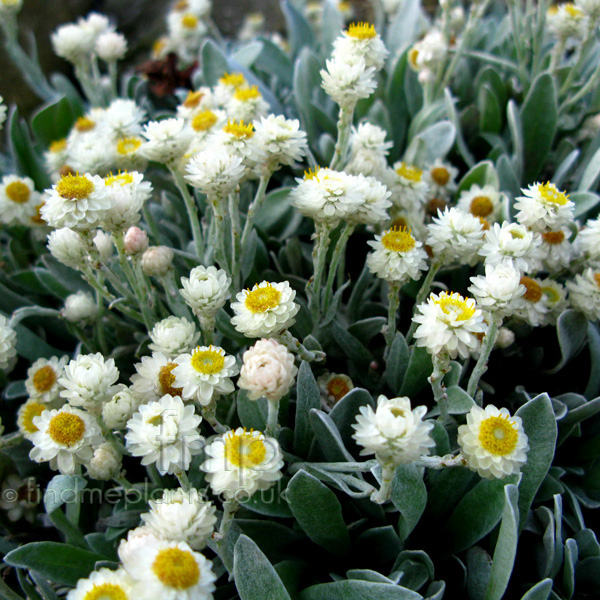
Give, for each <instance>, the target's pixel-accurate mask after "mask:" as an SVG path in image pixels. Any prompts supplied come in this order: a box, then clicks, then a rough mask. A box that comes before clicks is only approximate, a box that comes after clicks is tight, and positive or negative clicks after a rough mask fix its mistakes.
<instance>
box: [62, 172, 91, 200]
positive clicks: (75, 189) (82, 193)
mask: <svg viewBox="0 0 600 600" xmlns="http://www.w3.org/2000/svg"><path fill="white" fill-rule="evenodd" d="M56 191H57V192H58V195H59V196H60V197H61V198H66V199H67V200H83V199H84V198H87V197H88V196H89V195H90V194H91V193H92V192H93V191H94V183H93V182H92V181H90V180H89V179H88V178H87V177H86V176H85V175H73V174H72V173H69V174H68V175H63V177H61V179H60V181H59V182H58V183H57V184H56Z"/></svg>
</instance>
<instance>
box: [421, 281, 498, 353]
mask: <svg viewBox="0 0 600 600" xmlns="http://www.w3.org/2000/svg"><path fill="white" fill-rule="evenodd" d="M413 321H415V322H416V323H418V324H419V326H418V327H417V330H416V331H415V338H416V340H417V345H418V346H421V347H425V348H426V349H427V351H428V352H429V353H430V354H434V355H441V354H447V355H448V356H449V357H450V358H452V359H454V358H456V357H457V356H460V357H461V358H468V357H469V356H471V355H473V354H476V353H478V352H479V350H480V348H481V339H482V337H483V335H484V334H485V333H486V332H487V328H488V325H487V323H486V322H485V320H484V314H483V312H482V311H481V309H480V308H478V307H477V304H476V303H475V300H474V299H473V298H468V297H467V298H463V297H462V296H461V295H460V294H458V293H457V292H453V293H448V292H442V293H441V294H439V295H438V294H431V296H430V297H429V299H428V301H427V302H426V303H424V304H420V305H419V306H417V314H416V315H415V316H414V317H413Z"/></svg>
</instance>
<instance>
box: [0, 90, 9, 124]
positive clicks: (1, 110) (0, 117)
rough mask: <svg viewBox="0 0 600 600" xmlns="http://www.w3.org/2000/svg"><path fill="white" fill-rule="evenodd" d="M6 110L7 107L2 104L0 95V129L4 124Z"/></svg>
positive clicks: (2, 100) (2, 99)
mask: <svg viewBox="0 0 600 600" xmlns="http://www.w3.org/2000/svg"><path fill="white" fill-rule="evenodd" d="M7 112H8V108H7V106H6V104H4V98H3V97H2V96H0V129H2V127H3V125H4V121H6V113H7Z"/></svg>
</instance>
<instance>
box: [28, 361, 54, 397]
mask: <svg viewBox="0 0 600 600" xmlns="http://www.w3.org/2000/svg"><path fill="white" fill-rule="evenodd" d="M55 383H56V373H55V371H54V369H53V368H52V367H51V366H50V365H44V366H43V367H42V368H40V369H38V370H37V371H36V372H35V373H34V374H33V387H34V388H35V390H36V392H40V394H43V393H44V392H47V391H49V390H51V389H52V386H53V385H54V384H55Z"/></svg>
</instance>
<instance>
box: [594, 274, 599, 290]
mask: <svg viewBox="0 0 600 600" xmlns="http://www.w3.org/2000/svg"><path fill="white" fill-rule="evenodd" d="M594 281H595V282H596V285H597V286H598V287H599V288H600V273H594Z"/></svg>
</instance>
